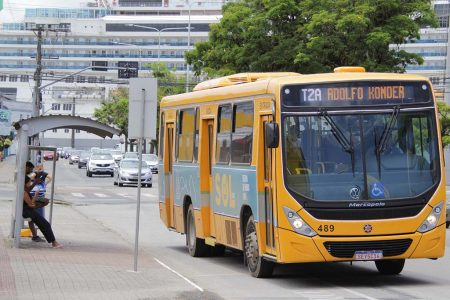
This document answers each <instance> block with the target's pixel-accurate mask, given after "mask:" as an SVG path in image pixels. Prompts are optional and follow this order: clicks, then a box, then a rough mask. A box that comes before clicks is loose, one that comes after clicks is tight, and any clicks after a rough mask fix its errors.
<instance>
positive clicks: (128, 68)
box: [118, 61, 139, 79]
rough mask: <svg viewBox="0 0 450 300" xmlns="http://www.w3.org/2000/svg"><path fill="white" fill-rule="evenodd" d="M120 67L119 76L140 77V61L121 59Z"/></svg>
mask: <svg viewBox="0 0 450 300" xmlns="http://www.w3.org/2000/svg"><path fill="white" fill-rule="evenodd" d="M118 67H119V70H118V77H119V78H121V79H123V78H133V77H138V68H139V63H138V62H137V61H119V63H118Z"/></svg>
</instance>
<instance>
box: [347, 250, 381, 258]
mask: <svg viewBox="0 0 450 300" xmlns="http://www.w3.org/2000/svg"><path fill="white" fill-rule="evenodd" d="M354 258H355V260H377V259H383V251H381V250H374V251H355V257H354Z"/></svg>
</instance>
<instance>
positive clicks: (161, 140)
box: [158, 112, 165, 161]
mask: <svg viewBox="0 0 450 300" xmlns="http://www.w3.org/2000/svg"><path fill="white" fill-rule="evenodd" d="M164 129H165V127H164V112H162V113H161V120H160V125H159V145H158V146H159V151H158V152H159V160H160V161H163V160H164Z"/></svg>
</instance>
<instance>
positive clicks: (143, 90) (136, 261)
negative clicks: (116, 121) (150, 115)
mask: <svg viewBox="0 0 450 300" xmlns="http://www.w3.org/2000/svg"><path fill="white" fill-rule="evenodd" d="M141 105H142V112H143V113H145V89H142V103H141ZM144 119H145V118H144V116H143V117H142V120H141V124H140V125H141V126H140V132H139V138H138V153H139V166H138V188H137V205H136V234H135V238H134V272H137V264H138V248H139V215H140V211H141V186H142V184H141V173H142V141H143V140H144Z"/></svg>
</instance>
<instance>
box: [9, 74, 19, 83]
mask: <svg viewBox="0 0 450 300" xmlns="http://www.w3.org/2000/svg"><path fill="white" fill-rule="evenodd" d="M17 77H18V76H17V75H9V81H10V82H17Z"/></svg>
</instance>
